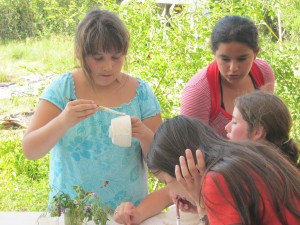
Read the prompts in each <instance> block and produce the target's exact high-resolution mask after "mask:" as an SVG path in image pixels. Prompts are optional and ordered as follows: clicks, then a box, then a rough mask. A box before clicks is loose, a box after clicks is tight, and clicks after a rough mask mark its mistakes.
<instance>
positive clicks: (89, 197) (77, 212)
mask: <svg viewBox="0 0 300 225" xmlns="http://www.w3.org/2000/svg"><path fill="white" fill-rule="evenodd" d="M73 188H74V190H75V192H76V196H75V198H74V199H72V198H71V197H70V195H69V194H67V193H65V192H62V191H59V192H58V193H57V194H56V195H55V196H54V197H53V199H52V201H51V205H50V215H51V216H61V214H62V213H65V217H66V214H67V213H68V218H69V219H70V224H71V225H77V224H82V222H83V221H85V222H87V221H91V220H93V221H94V223H95V224H96V225H100V224H101V225H105V224H106V222H107V221H108V214H109V213H111V209H109V208H108V207H106V206H103V205H101V202H100V198H99V197H98V196H97V194H96V193H92V192H85V190H84V189H83V188H82V186H73Z"/></svg>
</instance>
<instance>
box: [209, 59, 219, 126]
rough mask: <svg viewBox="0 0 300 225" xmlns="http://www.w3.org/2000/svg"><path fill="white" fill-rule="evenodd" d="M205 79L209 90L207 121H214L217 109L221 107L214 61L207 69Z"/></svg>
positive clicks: (217, 74)
mask: <svg viewBox="0 0 300 225" xmlns="http://www.w3.org/2000/svg"><path fill="white" fill-rule="evenodd" d="M206 77H207V81H208V85H209V90H210V98H211V107H210V108H211V112H210V117H209V120H210V121H212V120H214V119H215V118H216V117H217V115H218V113H219V110H218V107H221V103H220V82H219V68H218V65H217V62H216V60H214V61H213V62H212V63H211V64H209V65H208V67H207V72H206Z"/></svg>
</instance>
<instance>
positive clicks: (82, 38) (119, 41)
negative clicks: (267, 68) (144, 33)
mask: <svg viewBox="0 0 300 225" xmlns="http://www.w3.org/2000/svg"><path fill="white" fill-rule="evenodd" d="M129 40H130V36H129V32H128V30H127V28H126V26H125V25H124V23H123V22H122V21H121V20H120V18H119V17H118V16H117V15H116V14H114V13H113V12H110V11H107V10H99V9H94V10H91V11H90V12H88V13H87V15H86V16H85V18H84V19H83V20H82V21H81V22H80V24H79V25H78V28H77V32H76V37H75V49H76V50H75V51H76V53H77V54H78V58H79V60H80V63H81V67H82V69H83V72H84V74H85V76H86V77H87V79H88V81H89V82H91V77H90V68H89V66H88V65H87V62H86V57H87V56H88V55H94V54H98V53H99V52H106V53H107V52H109V53H110V52H116V53H123V54H124V55H127V51H128V48H129Z"/></svg>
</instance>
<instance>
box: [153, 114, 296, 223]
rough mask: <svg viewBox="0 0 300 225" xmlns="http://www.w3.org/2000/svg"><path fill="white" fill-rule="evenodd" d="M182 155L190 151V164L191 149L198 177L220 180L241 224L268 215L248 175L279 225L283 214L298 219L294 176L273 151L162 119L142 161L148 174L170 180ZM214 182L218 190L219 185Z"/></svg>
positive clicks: (185, 120)
mask: <svg viewBox="0 0 300 225" xmlns="http://www.w3.org/2000/svg"><path fill="white" fill-rule="evenodd" d="M186 149H191V151H192V153H193V155H194V158H195V157H196V156H195V152H196V150H197V149H200V150H201V151H202V154H203V156H204V160H205V165H206V170H205V172H204V175H203V177H205V175H206V174H207V172H209V171H213V172H215V173H218V174H220V175H222V176H223V177H224V179H225V181H226V184H227V186H228V188H229V191H230V194H231V196H232V197H233V200H234V203H235V207H236V208H237V211H238V212H239V215H240V218H241V221H242V224H246V225H250V224H256V225H262V223H263V222H262V221H263V220H262V218H263V217H264V216H267V213H268V212H263V213H261V211H260V207H261V205H260V201H261V200H262V199H261V197H262V196H261V194H260V193H259V190H258V188H257V183H256V182H255V181H254V179H253V176H252V175H253V174H257V175H258V176H259V177H260V178H261V179H262V180H263V181H264V182H265V183H264V185H265V188H266V189H265V190H266V191H267V192H269V193H270V196H271V200H270V204H271V207H272V208H273V209H274V211H275V212H276V214H275V215H276V216H277V218H278V220H279V221H280V222H281V223H282V224H287V223H288V221H286V215H285V214H284V210H283V209H288V210H289V211H290V212H291V213H292V214H293V215H295V216H296V217H298V218H299V219H300V209H299V206H298V205H297V202H299V201H300V188H299V187H300V174H299V171H298V170H297V168H295V167H294V166H293V165H292V164H291V163H290V162H289V161H288V160H287V159H286V158H285V157H284V156H283V155H282V153H281V152H280V151H278V149H277V148H272V146H270V145H264V144H262V143H258V142H251V141H242V142H232V141H229V140H226V139H224V138H222V137H221V136H219V135H217V134H216V133H215V132H214V131H213V130H212V129H211V128H209V127H208V126H206V125H205V124H204V123H203V122H201V121H200V120H197V119H193V118H189V117H187V116H183V115H181V116H176V117H174V118H172V119H166V120H165V121H164V123H163V124H162V125H161V126H160V127H159V128H158V130H157V132H156V133H155V136H154V141H153V143H152V145H151V147H150V151H149V153H148V157H147V164H148V167H149V169H150V170H151V171H153V172H154V173H156V172H160V171H163V172H166V173H168V174H169V175H170V176H172V177H175V172H174V170H175V165H179V157H180V156H182V155H185V150H186ZM212 178H213V179H214V177H212ZM214 182H215V183H216V185H217V186H219V187H221V185H220V183H219V179H217V178H215V179H214ZM200 192H201V190H200ZM202 197H203V198H206V199H207V201H209V199H208V197H206V196H202ZM210 210H211V211H213V209H210ZM216 213H218V212H216Z"/></svg>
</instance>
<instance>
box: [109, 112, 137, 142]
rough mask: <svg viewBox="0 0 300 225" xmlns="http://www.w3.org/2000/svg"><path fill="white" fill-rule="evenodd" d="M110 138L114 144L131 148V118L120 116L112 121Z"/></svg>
mask: <svg viewBox="0 0 300 225" xmlns="http://www.w3.org/2000/svg"><path fill="white" fill-rule="evenodd" d="M109 137H110V138H111V139H112V143H113V144H115V145H118V146H120V147H130V146H131V139H132V135H131V118H130V116H128V115H125V116H119V117H117V118H114V119H112V120H111V124H110V127H109Z"/></svg>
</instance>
